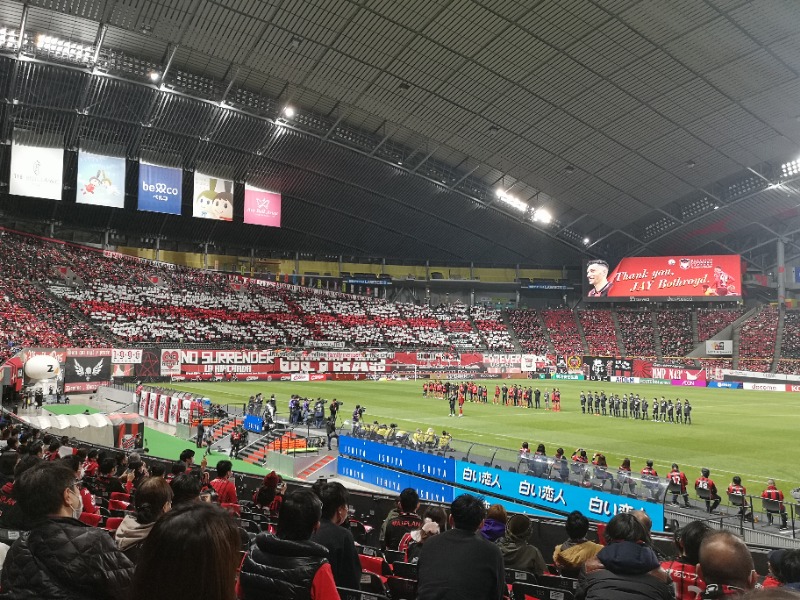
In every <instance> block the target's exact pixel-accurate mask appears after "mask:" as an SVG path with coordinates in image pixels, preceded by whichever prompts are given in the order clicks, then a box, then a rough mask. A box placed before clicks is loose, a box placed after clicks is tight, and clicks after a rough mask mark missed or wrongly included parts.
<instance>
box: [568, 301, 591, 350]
mask: <svg viewBox="0 0 800 600" xmlns="http://www.w3.org/2000/svg"><path fill="white" fill-rule="evenodd" d="M572 316H573V318H574V319H575V323H576V324H577V325H578V335H579V336H581V346H583V353H584V354H589V342H587V341H586V334H585V333H584V332H583V325H581V318H580V317H579V316H578V311H577V310H573V311H572Z"/></svg>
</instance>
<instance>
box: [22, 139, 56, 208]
mask: <svg viewBox="0 0 800 600" xmlns="http://www.w3.org/2000/svg"><path fill="white" fill-rule="evenodd" d="M8 185H9V190H8V191H9V193H10V194H13V195H15V196H30V197H32V198H46V199H48V200H61V191H62V190H63V188H64V149H63V148H43V147H40V146H26V145H23V144H17V143H16V142H14V145H13V146H12V147H11V174H10V177H9V182H8Z"/></svg>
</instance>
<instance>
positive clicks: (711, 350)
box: [706, 340, 733, 356]
mask: <svg viewBox="0 0 800 600" xmlns="http://www.w3.org/2000/svg"><path fill="white" fill-rule="evenodd" d="M706 354H708V355H709V356H732V355H733V340H707V341H706Z"/></svg>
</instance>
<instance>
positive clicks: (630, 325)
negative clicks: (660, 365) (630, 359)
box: [617, 310, 656, 356]
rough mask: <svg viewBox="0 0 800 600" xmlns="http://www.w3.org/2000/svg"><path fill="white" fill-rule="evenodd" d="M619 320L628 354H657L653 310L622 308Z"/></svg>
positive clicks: (618, 312)
mask: <svg viewBox="0 0 800 600" xmlns="http://www.w3.org/2000/svg"><path fill="white" fill-rule="evenodd" d="M617 321H618V322H619V331H620V334H621V336H622V342H623V344H624V345H625V354H626V355H627V356H655V355H656V347H655V339H654V332H653V313H652V312H650V311H649V310H645V311H641V310H637V311H632V310H620V311H617Z"/></svg>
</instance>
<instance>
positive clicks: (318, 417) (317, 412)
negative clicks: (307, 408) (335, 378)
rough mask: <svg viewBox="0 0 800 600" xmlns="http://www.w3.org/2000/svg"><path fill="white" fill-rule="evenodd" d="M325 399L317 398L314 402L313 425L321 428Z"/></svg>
mask: <svg viewBox="0 0 800 600" xmlns="http://www.w3.org/2000/svg"><path fill="white" fill-rule="evenodd" d="M326 402H327V400H324V399H322V398H317V402H316V403H315V404H314V427H316V428H317V429H322V428H323V427H324V426H325V403H326Z"/></svg>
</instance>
